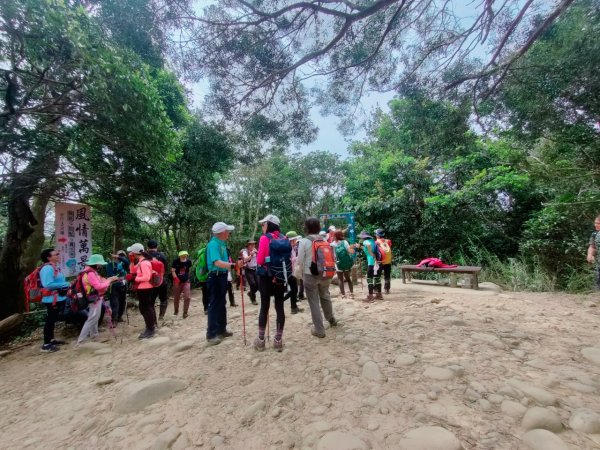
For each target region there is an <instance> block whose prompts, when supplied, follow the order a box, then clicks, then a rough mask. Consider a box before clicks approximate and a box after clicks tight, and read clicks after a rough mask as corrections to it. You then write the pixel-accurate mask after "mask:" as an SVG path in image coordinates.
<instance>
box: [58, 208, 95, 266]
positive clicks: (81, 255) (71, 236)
mask: <svg viewBox="0 0 600 450" xmlns="http://www.w3.org/2000/svg"><path fill="white" fill-rule="evenodd" d="M55 212H56V224H55V227H56V228H55V229H56V248H57V250H58V251H59V252H60V270H61V271H62V273H64V274H65V276H66V277H71V276H75V275H77V274H78V273H79V272H80V271H81V270H83V268H84V267H85V263H86V262H87V260H88V259H89V258H90V256H91V254H92V226H91V225H92V223H91V219H92V215H91V209H90V207H89V206H87V205H79V204H76V203H56V210H55Z"/></svg>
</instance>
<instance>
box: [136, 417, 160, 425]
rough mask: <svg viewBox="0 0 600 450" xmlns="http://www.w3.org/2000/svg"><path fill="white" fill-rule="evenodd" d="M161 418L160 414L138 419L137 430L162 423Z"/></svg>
mask: <svg viewBox="0 0 600 450" xmlns="http://www.w3.org/2000/svg"><path fill="white" fill-rule="evenodd" d="M162 419H163V416H162V414H149V415H147V416H144V417H142V418H141V419H140V421H139V422H138V423H137V425H136V426H137V427H138V428H144V427H145V426H146V425H154V424H157V423H160V422H162Z"/></svg>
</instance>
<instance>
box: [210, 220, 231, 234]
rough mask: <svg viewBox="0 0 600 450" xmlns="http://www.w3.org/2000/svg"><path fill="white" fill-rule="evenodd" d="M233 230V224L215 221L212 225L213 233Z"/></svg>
mask: <svg viewBox="0 0 600 450" xmlns="http://www.w3.org/2000/svg"><path fill="white" fill-rule="evenodd" d="M233 230H235V227H234V226H233V225H227V224H226V223H225V222H216V223H215V224H214V225H213V226H212V232H213V234H219V233H222V232H223V231H233Z"/></svg>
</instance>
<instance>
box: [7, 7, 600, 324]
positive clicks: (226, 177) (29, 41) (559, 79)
mask: <svg viewBox="0 0 600 450" xmlns="http://www.w3.org/2000/svg"><path fill="white" fill-rule="evenodd" d="M452 8H453V5H452V2H435V1H425V0H420V1H418V2H404V1H400V0H377V1H370V2H350V1H341V0H340V1H339V2H338V1H335V0H332V1H328V2H301V3H294V2H281V1H274V0H264V1H256V2H246V1H242V0H238V1H235V0H229V1H228V0H219V1H215V2H211V3H209V4H207V5H198V4H196V3H195V2H190V1H184V0H179V1H177V0H175V1H168V0H164V1H153V0H102V1H98V0H89V1H75V0H71V1H66V0H63V1H59V0H5V1H3V2H2V3H1V4H0V35H1V38H0V72H1V75H2V76H1V77H0V91H2V94H3V97H4V99H5V101H4V104H3V107H2V111H1V112H0V209H1V214H0V236H1V237H2V244H1V245H2V248H1V249H0V292H1V295H0V319H2V318H4V317H7V316H9V315H11V314H13V313H15V312H19V311H21V310H22V305H23V303H22V297H23V293H22V280H23V277H24V276H25V275H26V274H27V273H28V272H29V271H31V270H32V269H33V267H35V265H36V264H38V263H39V261H38V260H39V254H40V252H41V250H42V248H43V247H44V246H47V245H51V243H52V239H53V237H52V236H51V235H50V234H49V233H48V231H50V232H51V231H52V224H51V222H52V209H53V202H54V201H77V202H83V203H86V204H88V205H91V206H92V208H93V246H94V252H97V253H102V254H104V255H107V256H108V255H109V254H110V253H112V252H114V251H115V250H117V249H123V248H125V247H127V246H128V245H130V244H131V243H133V242H143V243H145V241H146V240H147V239H149V238H154V239H157V240H158V241H159V243H160V247H161V248H162V249H163V250H164V251H166V252H167V253H168V254H169V255H170V256H171V257H174V256H175V254H176V252H177V251H178V250H180V249H186V250H188V251H190V253H192V254H193V253H194V252H195V251H197V250H198V249H199V248H200V247H201V246H202V245H204V244H205V243H206V241H207V240H208V239H209V237H210V233H209V230H210V226H211V224H212V223H213V222H215V221H220V220H222V221H225V222H228V223H232V224H234V225H235V226H236V231H235V233H234V235H233V237H232V242H231V247H232V249H233V251H234V252H236V251H237V250H238V249H239V248H241V246H243V243H244V242H245V240H246V239H249V238H256V237H257V236H258V234H259V228H258V224H257V221H258V220H259V219H260V218H261V217H262V216H264V215H265V214H267V213H274V214H277V215H278V216H279V217H281V218H282V220H283V223H282V228H283V229H284V230H290V229H294V230H296V231H299V232H301V231H302V223H303V221H304V218H305V217H307V216H311V215H318V214H320V213H332V212H342V211H353V212H355V213H356V219H357V222H358V228H359V229H363V228H364V229H367V230H370V231H372V230H374V229H375V228H378V227H382V228H384V229H385V230H386V232H387V237H389V238H390V239H391V240H392V241H393V243H394V264H396V265H398V264H400V263H402V262H415V261H418V260H420V259H421V258H424V257H427V256H437V257H440V258H442V259H443V260H445V261H447V262H453V263H458V264H477V265H482V266H483V267H484V277H485V278H486V279H488V280H490V281H494V282H496V283H499V284H500V285H502V286H503V287H504V288H507V289H514V290H568V291H585V290H589V289H590V288H591V286H592V285H593V268H592V267H591V266H590V265H589V264H588V263H587V262H586V258H585V252H586V248H587V245H588V240H589V236H590V234H591V232H592V231H593V227H592V223H593V219H594V217H595V216H596V215H597V214H598V213H599V212H600V208H599V207H600V205H599V203H600V195H599V194H600V190H599V181H600V140H599V133H600V123H599V120H600V119H599V118H600V64H599V62H600V61H599V60H600V2H598V1H593V0H581V1H572V0H571V1H557V2H536V1H533V0H528V1H519V0H515V1H506V2H503V3H500V2H498V3H496V2H494V1H487V0H486V1H482V2H480V3H477V2H474V3H473V6H472V8H473V11H472V14H471V15H469V16H468V17H467V18H464V17H457V15H456V14H455V12H454V10H453V9H452ZM200 80H205V81H206V82H207V83H208V86H209V87H210V92H209V94H208V95H207V96H206V99H205V104H204V105H202V108H200V109H198V110H193V109H192V108H191V107H190V102H189V100H188V98H189V95H190V93H189V92H188V91H186V89H185V87H184V86H185V85H186V83H192V82H198V81H200ZM368 92H393V93H394V99H393V100H392V101H390V102H389V104H388V106H387V108H381V109H377V110H375V111H371V112H370V113H369V120H368V123H367V124H366V125H365V126H366V128H367V137H366V138H365V139H363V140H360V141H354V142H352V143H351V144H350V145H349V147H348V152H347V155H345V156H344V157H342V156H340V155H338V154H335V153H332V152H330V151H328V149H322V150H319V151H312V152H309V153H299V152H298V151H297V150H296V149H297V148H298V147H297V146H298V145H301V144H306V143H308V142H311V141H313V140H314V139H315V136H316V134H317V132H318V125H319V124H318V123H317V124H314V123H312V121H311V114H310V111H311V110H313V111H314V109H315V108H319V110H320V111H322V112H323V114H332V115H336V116H338V117H339V118H340V129H343V130H344V131H345V132H346V133H349V134H350V135H351V133H352V131H353V130H355V129H356V127H357V126H360V123H359V122H358V120H357V115H356V111H357V108H358V107H360V105H361V101H362V100H363V99H364V96H365V95H367V94H368ZM321 132H327V130H321ZM48 222H50V223H48Z"/></svg>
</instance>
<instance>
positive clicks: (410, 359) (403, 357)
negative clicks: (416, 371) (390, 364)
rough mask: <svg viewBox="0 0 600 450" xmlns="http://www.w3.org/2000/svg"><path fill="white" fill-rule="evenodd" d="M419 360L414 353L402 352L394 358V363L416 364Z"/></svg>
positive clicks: (400, 364) (402, 364) (403, 364)
mask: <svg viewBox="0 0 600 450" xmlns="http://www.w3.org/2000/svg"><path fill="white" fill-rule="evenodd" d="M416 361H417V358H415V357H414V356H413V355H411V354H408V353H400V354H398V355H396V358H395V359H394V363H395V364H396V365H398V366H410V365H411V364H414V363H415V362H416Z"/></svg>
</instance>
